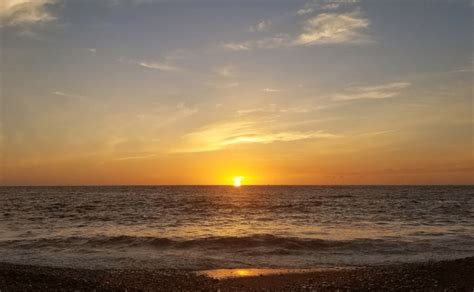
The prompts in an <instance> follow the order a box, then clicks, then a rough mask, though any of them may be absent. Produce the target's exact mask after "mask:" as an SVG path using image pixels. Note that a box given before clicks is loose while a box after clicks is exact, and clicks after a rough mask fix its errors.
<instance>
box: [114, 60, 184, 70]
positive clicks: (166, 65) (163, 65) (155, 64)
mask: <svg viewBox="0 0 474 292" xmlns="http://www.w3.org/2000/svg"><path fill="white" fill-rule="evenodd" d="M119 62H122V63H125V64H135V65H138V66H141V67H143V68H147V69H153V70H159V71H167V72H173V71H178V70H180V68H179V67H177V66H176V65H174V64H173V63H170V62H167V61H164V62H162V61H137V60H126V59H124V58H120V59H119Z"/></svg>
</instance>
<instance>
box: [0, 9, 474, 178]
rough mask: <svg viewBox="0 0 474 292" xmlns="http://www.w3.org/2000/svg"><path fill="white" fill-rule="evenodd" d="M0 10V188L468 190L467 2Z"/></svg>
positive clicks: (471, 168)
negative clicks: (236, 180) (238, 182)
mask: <svg viewBox="0 0 474 292" xmlns="http://www.w3.org/2000/svg"><path fill="white" fill-rule="evenodd" d="M0 2H1V3H0V19H1V25H0V33H1V43H0V49H1V61H0V65H1V85H0V86H1V118H0V127H1V128H0V129H1V130H0V134H1V135H0V146H1V147H0V150H1V151H0V153H1V161H2V163H1V176H0V184H2V185H98V184H104V185H111V184H121V185H123V184H152V185H154V184H231V183H232V178H233V177H236V176H242V177H244V180H243V181H242V183H243V184H264V185H267V184H472V183H474V163H473V162H474V159H473V158H474V156H473V149H474V148H473V108H474V106H473V99H472V98H473V72H472V69H473V61H474V58H473V40H472V27H473V23H472V19H473V8H474V3H473V2H472V1H467V0H466V1H464V0H459V1H456V0H452V1H451V0H446V1H436V0H430V1H424V0H419V1H404V0H403V1H402V0H400V1H395V0H392V1H390V0H382V1H375V0H372V1H364V0H360V1H359V0H301V1H300V0H291V1H290V0H287V1H278V0H275V1H271V0H266V1H265V0H260V1H258V0H256V1H249V0H247V1H240V0H232V1H231V0H220V1H218V0H214V1H212V0H202V1H201V0H193V1H190V0H188V1H180V0H176V1H171V0H169V1H163V0H161V1H160V0H128V1H126V0H95V1H92V0H83V1H79V0H1V1H0Z"/></svg>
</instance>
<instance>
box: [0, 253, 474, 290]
mask: <svg viewBox="0 0 474 292" xmlns="http://www.w3.org/2000/svg"><path fill="white" fill-rule="evenodd" d="M473 289H474V257H469V258H464V259H457V260H450V261H439V262H432V261H430V262H424V263H406V264H392V265H382V266H364V267H362V266H361V267H352V268H348V269H339V270H334V269H329V270H324V269H323V270H320V271H315V272H307V273H283V274H274V275H262V276H249V277H233V278H224V279H219V280H218V279H213V278H211V277H208V276H205V275H198V274H196V272H195V271H189V270H188V271H186V270H175V269H168V270H145V269H143V270H140V269H103V270H100V269H99V270H92V269H72V268H53V267H41V266H28V265H13V264H7V263H3V264H0V290H1V291H52V290H62V291H94V290H95V291H407V290H417V291H472V290H473Z"/></svg>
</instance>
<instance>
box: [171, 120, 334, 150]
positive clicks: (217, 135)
mask: <svg viewBox="0 0 474 292" xmlns="http://www.w3.org/2000/svg"><path fill="white" fill-rule="evenodd" d="M264 125H265V123H263V125H262V121H261V120H258V119H257V120H233V121H226V122H220V123H216V124H212V125H210V126H206V127H203V128H201V129H198V130H197V131H194V132H192V133H189V134H186V135H185V136H184V137H183V140H184V146H183V147H181V148H179V149H178V150H177V152H206V151H215V150H220V149H224V148H226V147H229V146H232V145H238V144H249V143H258V144H269V143H274V142H291V141H298V140H304V139H316V138H335V137H338V136H337V135H334V134H330V133H326V132H324V131H277V130H272V129H270V128H267V127H265V126H264Z"/></svg>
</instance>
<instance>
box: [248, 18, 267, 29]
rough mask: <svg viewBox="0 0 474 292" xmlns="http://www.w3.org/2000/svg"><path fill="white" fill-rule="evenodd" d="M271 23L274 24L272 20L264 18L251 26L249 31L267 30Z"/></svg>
mask: <svg viewBox="0 0 474 292" xmlns="http://www.w3.org/2000/svg"><path fill="white" fill-rule="evenodd" d="M271 25H272V22H271V21H270V20H262V21H260V22H259V23H257V24H256V25H252V26H250V28H249V31H251V32H261V31H265V30H267V29H269V28H270V26H271Z"/></svg>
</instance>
